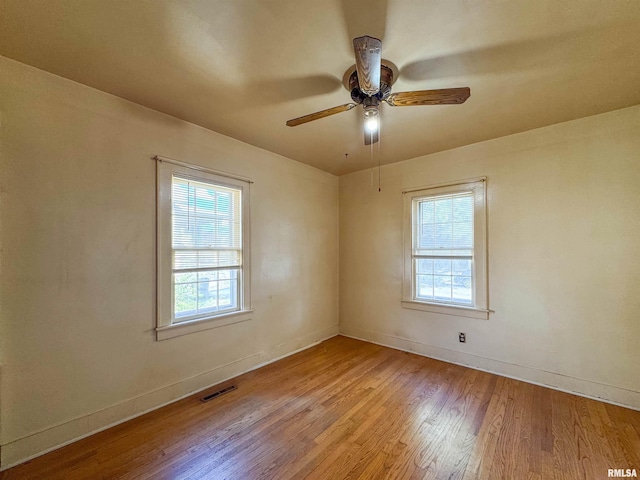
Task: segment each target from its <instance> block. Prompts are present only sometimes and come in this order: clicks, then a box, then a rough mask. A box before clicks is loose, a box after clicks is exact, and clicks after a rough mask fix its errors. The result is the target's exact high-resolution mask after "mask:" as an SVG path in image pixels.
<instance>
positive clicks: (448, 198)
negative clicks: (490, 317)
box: [413, 192, 473, 305]
mask: <svg viewBox="0 0 640 480" xmlns="http://www.w3.org/2000/svg"><path fill="white" fill-rule="evenodd" d="M414 202H415V212H416V214H415V216H414V222H415V224H414V228H413V231H414V245H413V268H414V271H415V276H416V279H415V282H414V286H415V292H414V295H415V298H417V299H424V300H435V301H437V302H441V303H452V304H461V305H472V304H473V289H472V284H473V192H462V193H456V194H450V195H438V196H434V197H427V198H417V199H415V200H414Z"/></svg>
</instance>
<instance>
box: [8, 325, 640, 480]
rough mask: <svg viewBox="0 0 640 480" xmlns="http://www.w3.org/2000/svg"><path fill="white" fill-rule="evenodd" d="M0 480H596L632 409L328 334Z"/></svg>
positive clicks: (638, 424) (631, 440)
mask: <svg viewBox="0 0 640 480" xmlns="http://www.w3.org/2000/svg"><path fill="white" fill-rule="evenodd" d="M233 383H234V384H235V385H237V386H238V389H237V390H236V391H232V392H230V393H228V394H226V395H224V396H221V397H219V398H217V399H215V400H213V401H210V402H208V403H201V402H200V401H199V400H198V398H199V397H200V396H201V395H202V394H198V395H196V396H193V397H189V398H187V399H184V400H181V401H178V402H176V403H174V404H171V405H169V406H167V407H164V408H162V409H159V410H156V411H154V412H152V413H149V414H147V415H144V416H142V417H139V418H137V419H134V420H131V421H129V422H127V423H125V424H122V425H118V426H116V427H113V428H111V429H109V430H106V431H104V432H101V433H98V434H96V435H93V436H91V437H89V438H86V439H84V440H81V441H79V442H76V443H74V444H72V445H69V446H67V447H64V448H61V449H59V450H56V451H54V452H51V453H49V454H47V455H44V456H41V457H39V458H37V459H35V460H32V461H31V462H28V463H26V464H23V465H20V466H18V467H15V468H13V469H10V470H7V471H5V472H3V473H2V474H0V479H7V480H8V479H21V480H25V479H42V478H46V479H65V480H72V479H101V478H102V479H112V478H127V479H144V478H152V479H182V478H211V479H224V478H230V479H231V478H233V479H267V478H273V479H302V478H313V479H347V478H348V479H374V478H390V479H391V478H402V479H414V478H415V479H419V478H429V479H430V478H434V479H440V478H442V479H465V480H471V479H491V480H497V479H508V480H514V479H530V480H535V479H541V480H542V479H544V480H546V479H568V480H573V479H603V478H608V476H607V473H608V469H610V468H624V469H627V468H630V469H631V468H635V469H636V470H637V471H638V474H639V475H640V412H636V411H633V410H628V409H625V408H621V407H616V406H612V405H609V404H605V403H602V402H598V401H594V400H589V399H585V398H581V397H577V396H574V395H569V394H566V393H561V392H557V391H554V390H550V389H547V388H543V387H538V386H535V385H530V384H527V383H523V382H519V381H516V380H510V379H507V378H503V377H498V376H496V375H492V374H489V373H484V372H480V371H477V370H471V369H468V368H464V367H460V366H457V365H452V364H448V363H445V362H440V361H437V360H432V359H428V358H424V357H420V356H417V355H412V354H409V353H405V352H400V351H396V350H392V349H389V348H385V347H380V346H378V345H373V344H369V343H365V342H360V341H357V340H352V339H349V338H346V337H335V338H332V339H330V340H328V341H326V342H323V343H322V344H320V345H318V346H315V347H313V348H310V349H308V350H305V351H303V352H301V353H298V354H296V355H293V356H291V357H288V358H285V359H283V360H281V361H279V362H277V363H274V364H271V365H268V366H266V367H263V368H261V369H259V370H256V371H254V372H250V373H247V374H244V375H241V376H240V377H237V378H236V379H234V381H233Z"/></svg>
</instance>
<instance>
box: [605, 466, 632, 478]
mask: <svg viewBox="0 0 640 480" xmlns="http://www.w3.org/2000/svg"><path fill="white" fill-rule="evenodd" d="M609 477H617V478H625V477H626V478H630V477H633V478H637V477H638V474H637V473H636V469H635V468H627V469H624V468H610V469H609Z"/></svg>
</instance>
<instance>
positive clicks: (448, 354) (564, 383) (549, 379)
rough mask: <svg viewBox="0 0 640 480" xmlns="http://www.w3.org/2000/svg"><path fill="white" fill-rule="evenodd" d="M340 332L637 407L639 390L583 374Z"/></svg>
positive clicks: (391, 338)
mask: <svg viewBox="0 0 640 480" xmlns="http://www.w3.org/2000/svg"><path fill="white" fill-rule="evenodd" d="M341 330H342V331H341V332H340V335H343V336H345V337H349V338H354V339H356V340H362V341H364V342H369V343H375V344H377V345H381V346H383V347H389V348H393V349H396V350H402V351H404V352H409V353H415V354H417V355H421V356H424V357H429V358H433V359H436V360H442V361H444V362H448V363H454V364H456V365H461V366H463V367H469V368H473V369H475V370H481V371H483V372H488V373H493V374H496V375H500V376H502V377H507V378H512V379H514V380H520V381H523V382H526V383H531V384H534V385H540V386H542V387H547V388H552V389H554V390H559V391H561V392H566V393H571V394H574V395H579V396H581V397H586V398H591V399H594V400H599V401H602V402H606V403H611V404H613V405H618V406H621V407H625V408H630V409H632V410H640V392H638V391H636V390H630V389H626V388H621V387H616V386H614V385H608V384H604V383H599V382H594V381H591V380H586V379H583V378H576V377H571V376H568V375H563V374H560V373H556V372H549V371H545V370H539V369H536V368H532V367H527V366H524V365H516V364H512V363H508V362H503V361H500V360H495V359H491V358H486V357H481V356H479V355H473V354H468V353H464V352H458V351H455V350H450V349H447V348H442V347H438V346H435V345H428V344H425V343H421V342H416V341H413V340H408V339H406V338H401V337H394V336H391V335H386V334H382V333H377V332H372V331H368V330H364V329H358V328H353V327H342V328H341Z"/></svg>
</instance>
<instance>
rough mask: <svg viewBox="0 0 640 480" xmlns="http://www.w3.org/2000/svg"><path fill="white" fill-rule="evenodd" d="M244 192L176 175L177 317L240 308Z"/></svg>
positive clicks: (173, 216) (174, 264)
mask: <svg viewBox="0 0 640 480" xmlns="http://www.w3.org/2000/svg"><path fill="white" fill-rule="evenodd" d="M241 197H242V190H241V189H236V188H231V187H229V186H224V185H218V184H215V183H209V182H204V181H197V180H193V179H190V178H184V177H181V176H177V175H173V177H172V194H171V225H172V227H171V240H172V245H171V248H172V290H173V295H172V297H173V301H172V311H173V318H174V321H176V322H180V321H187V320H193V319H197V318H199V317H202V316H209V315H211V314H216V313H224V312H232V311H236V310H239V309H240V306H241V302H240V298H239V297H240V295H241V286H240V282H241V279H242V198H241Z"/></svg>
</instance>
